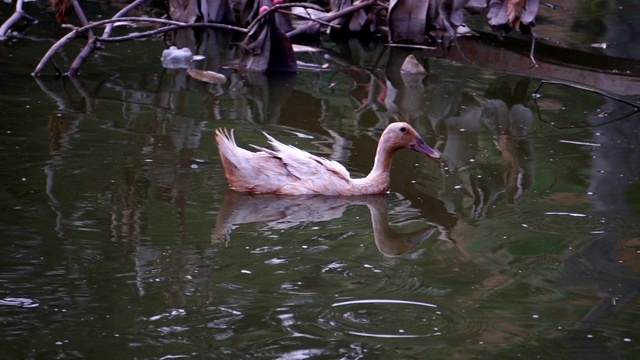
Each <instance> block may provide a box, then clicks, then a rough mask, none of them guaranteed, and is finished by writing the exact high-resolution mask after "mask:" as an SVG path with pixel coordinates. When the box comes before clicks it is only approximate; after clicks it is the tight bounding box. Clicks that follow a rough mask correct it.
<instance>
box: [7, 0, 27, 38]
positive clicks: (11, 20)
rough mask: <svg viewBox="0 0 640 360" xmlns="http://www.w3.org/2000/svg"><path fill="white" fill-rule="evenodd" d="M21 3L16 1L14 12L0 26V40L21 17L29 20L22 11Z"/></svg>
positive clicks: (21, 1)
mask: <svg viewBox="0 0 640 360" xmlns="http://www.w3.org/2000/svg"><path fill="white" fill-rule="evenodd" d="M23 2H24V1H23V0H18V1H16V10H15V12H14V13H13V14H12V15H11V16H10V17H9V18H8V19H7V21H5V22H4V23H3V24H2V26H0V38H3V37H5V36H6V35H7V33H8V32H9V29H11V27H12V26H13V25H15V23H17V22H18V21H19V20H20V19H21V18H23V17H28V18H31V17H30V16H28V15H27V14H26V13H25V12H24V11H23V10H22V3H23Z"/></svg>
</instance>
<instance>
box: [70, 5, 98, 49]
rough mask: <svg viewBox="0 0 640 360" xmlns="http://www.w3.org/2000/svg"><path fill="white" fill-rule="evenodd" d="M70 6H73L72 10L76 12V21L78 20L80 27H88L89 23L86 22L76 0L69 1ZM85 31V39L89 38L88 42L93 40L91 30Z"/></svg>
mask: <svg viewBox="0 0 640 360" xmlns="http://www.w3.org/2000/svg"><path fill="white" fill-rule="evenodd" d="M71 5H72V6H73V10H75V11H76V15H77V16H78V19H80V25H82V26H83V27H84V26H87V25H89V21H87V17H86V16H85V15H84V11H82V8H81V7H80V4H78V0H71ZM87 30H88V31H87V37H88V38H89V40H91V39H93V37H94V36H95V35H93V31H91V29H87Z"/></svg>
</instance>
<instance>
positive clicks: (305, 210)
mask: <svg viewBox="0 0 640 360" xmlns="http://www.w3.org/2000/svg"><path fill="white" fill-rule="evenodd" d="M351 205H365V206H367V208H368V209H369V213H370V215H371V225H372V228H373V238H374V241H375V244H376V246H377V247H378V250H379V251H380V252H381V253H382V254H383V255H385V256H401V255H405V254H408V253H410V252H411V251H413V250H415V249H416V248H417V247H418V246H419V245H420V244H421V243H422V242H424V241H425V240H427V239H429V238H430V237H432V236H434V234H436V233H437V232H438V229H439V227H438V226H437V224H432V223H429V222H426V226H424V227H423V228H422V229H420V230H415V231H412V232H408V233H401V232H398V231H396V230H395V229H394V228H395V227H396V226H394V227H392V226H391V225H390V224H389V195H386V194H380V195H364V196H350V197H341V196H323V195H304V196H275V195H249V194H244V193H240V192H237V191H233V190H228V191H227V193H226V194H225V198H224V200H223V202H222V205H221V208H220V211H219V212H218V216H217V219H216V226H215V228H214V229H213V232H212V235H211V241H212V242H213V243H221V242H225V243H226V242H228V241H229V240H230V234H231V232H232V230H233V229H234V228H235V227H236V226H237V225H240V224H247V223H259V224H260V228H261V229H265V230H266V229H279V230H286V229H292V228H294V227H297V226H300V225H303V224H307V223H311V222H321V221H329V220H333V219H339V218H341V217H342V216H343V215H344V213H345V211H346V209H347V208H348V207H349V206H351ZM414 210H415V209H414ZM416 215H417V214H416V211H410V210H407V211H406V214H405V215H404V218H403V219H402V221H401V222H402V223H406V222H414V221H412V220H416Z"/></svg>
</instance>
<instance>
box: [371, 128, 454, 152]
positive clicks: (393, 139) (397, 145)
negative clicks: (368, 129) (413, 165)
mask: <svg viewBox="0 0 640 360" xmlns="http://www.w3.org/2000/svg"><path fill="white" fill-rule="evenodd" d="M380 142H381V143H385V145H386V146H389V147H390V148H391V149H395V150H399V149H410V150H413V151H416V152H419V153H421V154H424V155H427V156H428V157H430V158H432V159H440V157H441V155H440V153H439V152H438V151H436V150H434V149H433V148H432V147H431V146H429V145H427V143H426V142H424V140H423V139H422V136H420V134H418V132H417V131H416V130H415V129H414V128H413V127H412V126H411V125H409V124H407V123H406V122H394V123H391V124H389V126H387V128H386V129H385V130H384V132H383V133H382V136H381V137H380Z"/></svg>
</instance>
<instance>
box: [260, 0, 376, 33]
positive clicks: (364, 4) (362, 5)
mask: <svg viewBox="0 0 640 360" xmlns="http://www.w3.org/2000/svg"><path fill="white" fill-rule="evenodd" d="M375 3H376V0H367V1H363V2H360V3H357V4H355V5H352V6H349V7H348V8H346V9H343V10H340V11H337V12H335V13H333V14H330V15H327V16H325V17H323V18H321V19H318V20H322V21H325V22H331V21H333V20H335V19H337V18H339V17H342V16H345V15H347V14H350V13H352V12H356V11H358V10H360V9H363V8H365V7H367V6H371V5H373V4H375ZM278 6H282V5H278ZM263 15H264V14H263ZM256 20H257V19H256ZM314 25H315V24H313V23H309V24H307V25H305V26H301V27H299V28H297V29H295V30H292V31H289V32H288V33H287V36H288V37H290V38H291V37H294V36H296V35H300V34H303V33H304V32H306V31H308V30H309V29H311V28H312V27H313V26H314Z"/></svg>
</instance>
